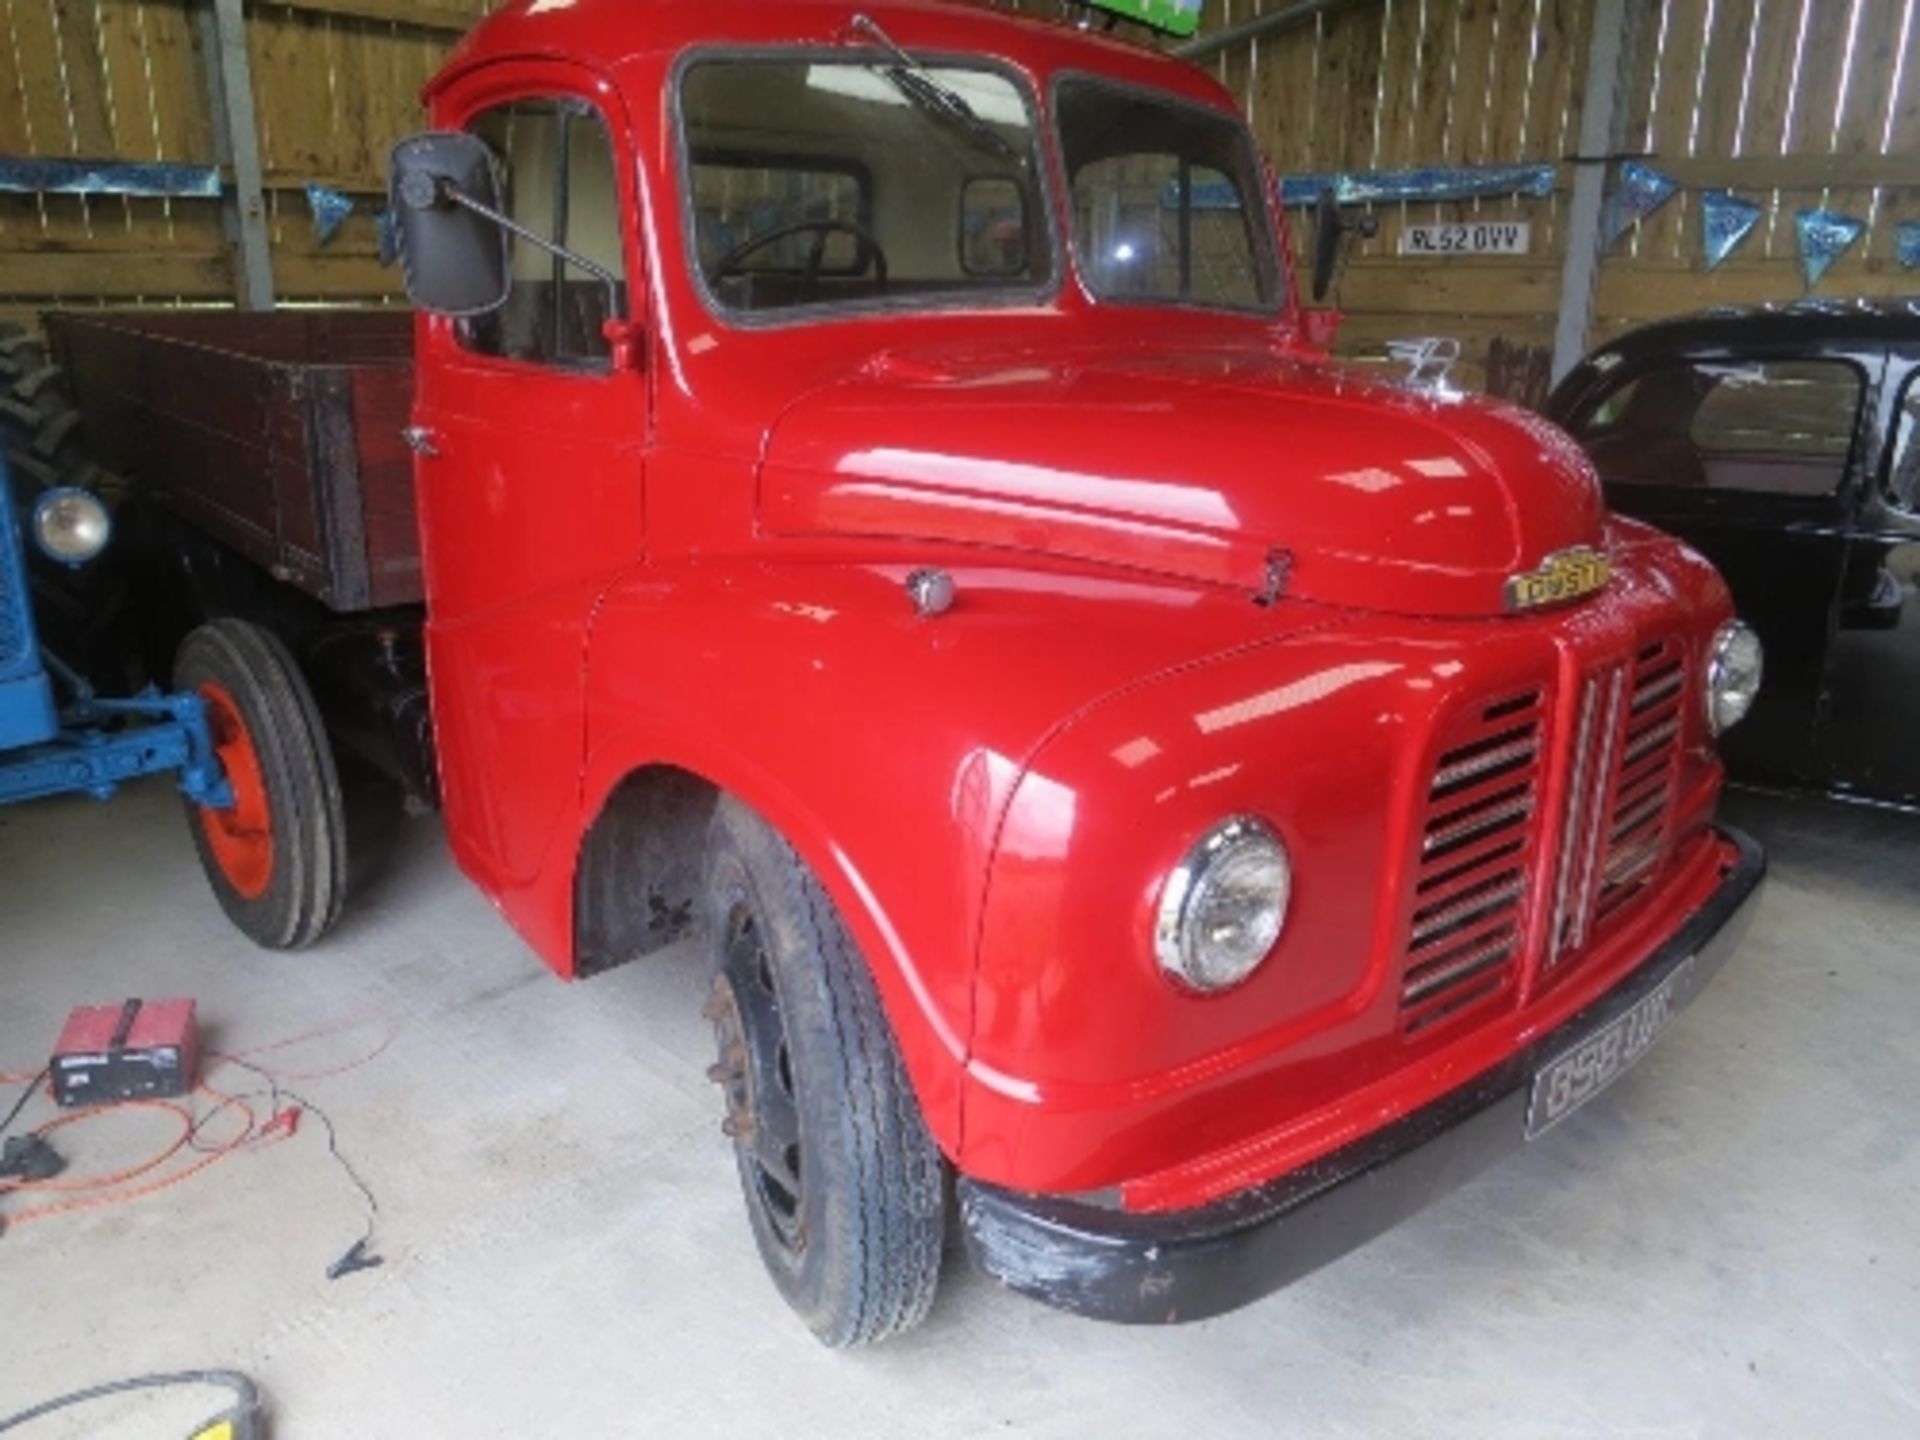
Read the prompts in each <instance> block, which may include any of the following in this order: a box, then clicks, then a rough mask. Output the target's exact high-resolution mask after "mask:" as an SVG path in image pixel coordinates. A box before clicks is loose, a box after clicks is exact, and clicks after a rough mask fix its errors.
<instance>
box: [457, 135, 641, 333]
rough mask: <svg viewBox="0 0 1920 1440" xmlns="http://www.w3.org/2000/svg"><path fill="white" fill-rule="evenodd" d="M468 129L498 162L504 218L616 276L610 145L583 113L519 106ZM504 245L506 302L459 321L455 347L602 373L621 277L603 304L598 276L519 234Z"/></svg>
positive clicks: (622, 303) (621, 267) (618, 308)
mask: <svg viewBox="0 0 1920 1440" xmlns="http://www.w3.org/2000/svg"><path fill="white" fill-rule="evenodd" d="M471 129H472V130H473V133H474V134H476V135H478V136H479V137H480V138H481V139H482V140H484V141H486V143H487V146H488V148H489V149H491V150H492V151H493V154H494V157H495V159H496V160H497V161H498V162H499V166H500V178H501V194H502V198H503V201H504V203H505V207H506V213H507V214H508V215H510V216H512V217H513V219H514V220H516V221H518V222H519V223H520V224H522V225H524V226H526V227H527V229H529V230H531V231H533V232H534V233H535V234H537V235H544V236H547V237H548V238H550V239H552V240H554V241H556V242H558V243H559V244H561V245H564V246H566V247H567V248H568V249H569V250H572V251H575V252H576V253H578V254H579V255H581V256H583V257H585V258H586V259H588V260H591V261H592V262H594V263H595V264H597V265H600V266H603V267H605V268H606V269H607V270H610V271H611V272H612V273H613V274H614V275H616V276H620V277H624V275H625V263H624V259H623V255H622V249H621V244H620V205H619V188H618V186H617V184H616V183H615V179H614V174H615V172H614V158H613V145H612V143H611V141H610V140H609V138H608V135H607V129H606V126H605V125H604V124H603V123H602V122H601V120H600V117H599V116H598V115H597V114H595V113H594V111H593V110H592V109H591V108H590V107H588V106H586V105H583V104H580V103H578V102H575V101H571V100H517V101H515V102H514V103H512V104H510V105H502V106H499V107H498V108H496V109H492V110H488V111H485V112H483V113H482V114H481V115H480V116H479V117H478V118H477V119H476V120H475V121H474V122H473V124H472V126H471ZM509 244H510V250H509V255H510V259H509V265H508V274H509V277H510V279H511V284H510V286H509V288H508V291H507V301H506V304H504V305H502V306H501V307H500V308H499V309H498V310H495V311H492V312H491V313H489V314H486V315H480V316H474V317H472V318H469V319H467V320H463V321H461V322H460V325H459V331H458V333H459V335H460V340H461V343H462V344H463V345H465V346H466V347H467V348H468V349H469V350H473V351H476V352H478V353H480V354H483V355H499V356H502V357H504V358H506V359H510V360H523V361H529V362H531V363H534V364H539V365H553V366H559V367H563V368H572V369H589V370H591V369H604V368H605V367H606V365H607V364H608V361H609V356H610V353H611V347H610V345H609V343H608V341H607V337H606V335H605V334H604V332H603V326H604V325H605V322H606V321H607V320H609V319H613V318H616V313H617V314H624V311H625V307H626V286H625V283H624V278H623V279H622V282H621V283H620V284H618V285H617V286H616V287H615V294H614V295H613V296H612V297H611V301H610V299H609V296H608V291H607V286H606V283H605V282H604V281H603V280H601V279H600V278H599V277H598V276H595V275H590V274H588V273H586V272H585V271H583V270H580V269H577V268H576V267H574V266H572V265H570V264H568V263H567V262H566V261H564V260H561V259H559V258H558V257H556V256H553V255H550V254H548V253H547V252H546V251H544V250H542V249H540V248H539V247H538V246H535V245H529V244H527V243H526V242H524V241H522V240H520V239H519V238H518V237H513V236H510V237H509ZM610 304H611V305H612V306H613V307H615V312H610V310H609V305H610Z"/></svg>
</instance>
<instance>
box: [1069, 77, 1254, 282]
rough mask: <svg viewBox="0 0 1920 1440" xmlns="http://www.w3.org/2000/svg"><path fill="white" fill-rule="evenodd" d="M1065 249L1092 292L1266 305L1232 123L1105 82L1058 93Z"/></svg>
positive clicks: (1247, 145)
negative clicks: (1069, 216)
mask: <svg viewBox="0 0 1920 1440" xmlns="http://www.w3.org/2000/svg"><path fill="white" fill-rule="evenodd" d="M1057 93H1058V107H1057V108H1058V111H1059V126H1060V152H1061V158H1062V160H1063V161H1064V163H1065V165H1066V170H1067V184H1068V187H1069V190H1070V192H1071V194H1072V197H1073V253H1074V259H1075V260H1076V262H1077V263H1078V265H1079V269H1080V274H1081V277H1082V279H1084V280H1085V281H1086V284H1087V288H1088V289H1090V290H1091V291H1092V292H1093V293H1094V294H1095V295H1096V296H1099V297H1101V298H1103V299H1112V300H1132V301H1149V302H1161V303H1171V304H1185V305H1211V306H1219V307H1224V308H1228V309H1235V310H1260V311H1270V310H1273V309H1274V308H1275V307H1276V306H1277V305H1278V304H1279V300H1280V278H1279V270H1278V267H1277V265H1276V264H1275V261H1274V249H1273V235H1272V231H1271V230H1270V229H1269V226H1268V220H1267V209H1266V206H1265V204H1264V202H1263V199H1262V195H1261V179H1260V167H1259V164H1258V163H1257V162H1256V160H1255V158H1254V150H1253V144H1252V141H1251V139H1250V138H1249V137H1248V135H1247V132H1246V129H1245V127H1244V126H1242V125H1241V124H1240V123H1239V122H1238V121H1236V120H1234V119H1232V118H1231V117H1229V116H1226V115H1222V114H1220V113H1219V112H1217V111H1213V110H1207V109H1203V108H1201V107H1200V106H1197V105H1191V104H1186V103H1183V102H1181V101H1179V100H1176V99H1173V98H1172V97H1170V96H1165V95H1156V94H1154V93H1153V92H1151V91H1146V90H1135V89H1130V88H1122V87H1120V86H1118V85H1115V84H1113V83H1111V82H1108V81H1101V80H1093V79H1085V78H1075V79H1070V80H1065V81H1062V82H1061V84H1060V87H1059V90H1058V92H1057Z"/></svg>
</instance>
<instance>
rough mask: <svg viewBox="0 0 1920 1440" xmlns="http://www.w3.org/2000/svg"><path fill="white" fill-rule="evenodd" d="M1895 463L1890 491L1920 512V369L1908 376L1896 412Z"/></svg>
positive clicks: (1898, 502) (1903, 504) (1905, 505)
mask: <svg viewBox="0 0 1920 1440" xmlns="http://www.w3.org/2000/svg"><path fill="white" fill-rule="evenodd" d="M1892 448H1893V463H1892V465H1891V467H1890V468H1889V469H1888V471H1887V493H1888V495H1889V496H1890V497H1891V499H1892V500H1893V503H1894V504H1896V505H1898V506H1899V507H1900V508H1901V509H1903V510H1912V511H1915V512H1920V370H1915V371H1914V373H1913V374H1912V375H1910V376H1908V377H1907V383H1906V388H1905V389H1903V390H1902V391H1901V392H1900V408H1899V409H1898V410H1896V411H1895V412H1894V416H1893V447H1892Z"/></svg>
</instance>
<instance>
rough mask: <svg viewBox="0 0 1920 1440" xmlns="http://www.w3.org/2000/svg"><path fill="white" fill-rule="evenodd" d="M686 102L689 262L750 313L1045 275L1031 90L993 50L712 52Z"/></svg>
mask: <svg viewBox="0 0 1920 1440" xmlns="http://www.w3.org/2000/svg"><path fill="white" fill-rule="evenodd" d="M678 96H679V107H680V119H681V127H682V137H683V150H682V154H683V155H684V157H685V165H686V173H687V176H688V180H689V183H688V184H687V185H685V186H684V187H683V188H684V191H685V196H686V204H687V205H688V207H689V210H690V214H689V216H688V227H687V228H688V232H689V234H690V238H691V241H692V243H691V245H690V246H689V249H690V251H691V259H692V264H693V268H694V271H695V279H696V281H697V282H698V284H699V285H700V288H701V289H702V290H703V291H704V293H705V294H706V296H707V298H708V300H709V301H710V302H711V303H712V304H713V305H714V306H715V307H716V308H717V309H720V310H722V311H726V312H729V313H733V314H742V315H750V316H753V317H756V318H759V317H765V316H769V315H772V314H774V313H777V312H784V311H806V310H812V309H828V308H833V307H844V306H872V305H899V306H921V305H927V304H938V303H943V302H954V303H978V302H980V301H981V300H987V299H992V298H994V297H995V296H996V295H998V296H1000V297H1003V298H1009V299H1011V298H1013V297H1015V296H1021V295H1031V294H1033V293H1034V292H1035V291H1036V290H1038V289H1040V288H1041V287H1043V286H1045V285H1046V284H1047V283H1048V282H1049V280H1050V279H1051V276H1052V271H1053V265H1052V260H1053V252H1052V246H1051V244H1050V243H1049V239H1048V233H1047V217H1046V209H1045V202H1044V200H1043V198H1042V189H1043V187H1042V185H1041V182H1040V174H1041V171H1040V165H1039V159H1038V150H1037V148H1036V144H1035V135H1034V124H1033V113H1032V106H1031V104H1030V103H1029V99H1028V96H1027V93H1026V92H1025V90H1024V89H1023V88H1022V87H1021V85H1020V84H1019V83H1018V82H1017V81H1016V80H1015V78H1014V77H1013V76H1012V75H1011V74H1008V73H1002V72H1001V71H1000V70H998V69H996V68H993V67H990V66H988V65H985V64H973V65H936V64H928V65H924V66H923V65H919V64H912V65H909V64H908V63H906V62H899V63H895V62H894V61H892V60H875V59H870V58H864V57H861V56H859V55H853V56H849V57H848V58H845V59H842V58H840V57H838V56H822V55H818V54H807V55H799V54H796V55H794V56H793V57H791V58H787V57H781V56H755V57H742V58H732V57H713V58H708V59H701V60H699V61H696V62H695V63H694V64H692V65H690V66H688V67H687V70H686V72H685V74H684V75H683V76H682V77H681V79H680V83H679V87H678Z"/></svg>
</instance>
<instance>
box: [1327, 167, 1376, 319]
mask: <svg viewBox="0 0 1920 1440" xmlns="http://www.w3.org/2000/svg"><path fill="white" fill-rule="evenodd" d="M1379 228H1380V225H1379V222H1378V221H1376V220H1375V219H1374V218H1373V217H1372V216H1371V215H1363V216H1361V217H1360V218H1359V219H1358V220H1355V221H1352V222H1349V221H1348V220H1347V218H1346V216H1344V215H1343V214H1341V213H1340V202H1339V201H1338V200H1336V199H1334V198H1333V190H1332V189H1331V188H1328V189H1325V190H1322V191H1321V192H1320V198H1319V199H1318V200H1316V201H1314V203H1313V298H1314V299H1316V300H1324V299H1326V298H1327V291H1329V290H1331V289H1332V288H1333V272H1334V267H1335V266H1336V265H1337V264H1338V263H1339V260H1340V237H1341V236H1343V235H1345V234H1346V233H1347V232H1348V231H1352V232H1353V233H1355V234H1356V235H1361V236H1364V237H1367V238H1371V237H1372V236H1373V235H1374V234H1375V233H1376V232H1377V231H1378V230H1379Z"/></svg>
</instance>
